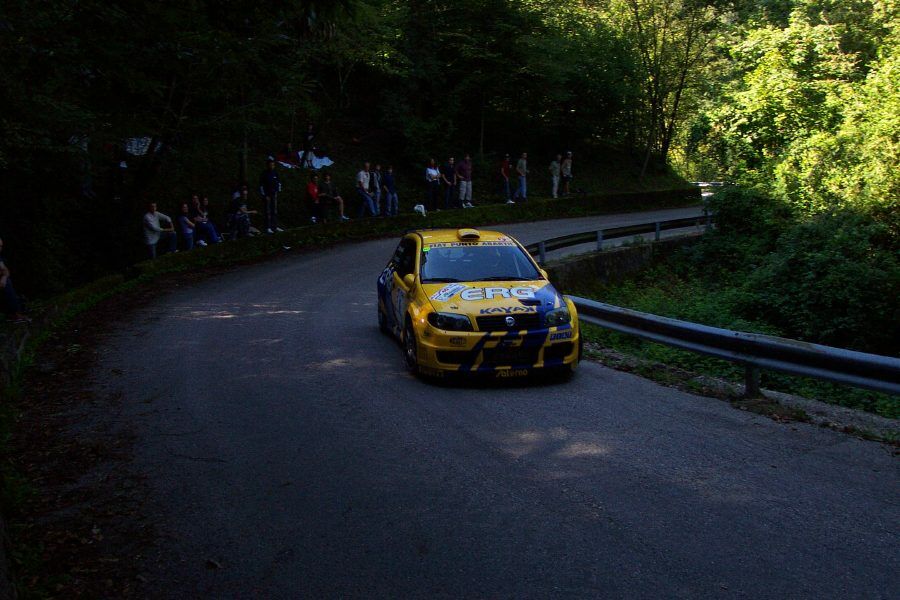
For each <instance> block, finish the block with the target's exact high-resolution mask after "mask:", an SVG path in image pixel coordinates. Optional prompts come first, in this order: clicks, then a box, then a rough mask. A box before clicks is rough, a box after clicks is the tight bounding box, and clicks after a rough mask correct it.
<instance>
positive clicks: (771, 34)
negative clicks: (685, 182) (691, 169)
mask: <svg viewBox="0 0 900 600" xmlns="http://www.w3.org/2000/svg"><path fill="white" fill-rule="evenodd" d="M782 6H783V7H787V6H790V10H789V11H788V12H787V17H786V18H784V17H782V16H773V15H772V14H770V13H769V12H767V11H766V10H763V9H759V7H756V8H757V9H758V10H750V11H747V12H746V13H745V20H741V21H738V22H737V23H736V24H735V26H734V27H733V28H732V32H731V34H730V35H729V36H726V37H727V39H728V46H727V47H723V48H722V52H723V54H726V55H727V57H728V61H727V63H726V65H727V66H728V68H729V72H728V73H727V75H726V76H724V77H722V78H721V79H722V85H721V86H720V87H719V88H718V89H710V90H709V91H708V95H707V103H708V108H707V109H706V111H704V113H703V114H702V115H698V116H696V117H695V119H694V125H693V126H692V127H691V129H690V131H691V133H692V135H691V137H689V138H686V146H687V147H688V148H689V149H690V150H691V151H692V152H694V154H695V155H696V157H695V158H694V159H693V164H694V165H695V168H699V169H702V171H703V174H704V175H706V176H712V177H722V178H728V179H731V180H733V181H737V182H739V183H741V184H743V185H744V186H746V187H748V188H752V189H755V190H757V191H759V192H760V193H761V194H766V195H774V196H777V197H779V198H781V199H783V200H785V201H788V202H790V203H791V204H793V205H795V206H796V207H797V208H799V209H800V210H802V211H803V212H806V213H808V214H816V213H827V212H830V211H832V210H835V209H838V208H841V207H855V208H860V209H863V210H868V209H870V208H872V207H874V206H881V207H882V208H887V210H896V208H897V203H898V197H900V175H898V174H897V169H896V165H897V161H898V159H900V142H898V131H900V117H898V114H900V91H898V90H900V68H898V58H897V47H898V39H900V38H898V35H900V32H898V24H900V20H898V13H897V10H896V4H895V2H894V0H853V1H851V2H838V1H834V0H794V1H793V2H788V3H782ZM776 12H779V11H776Z"/></svg>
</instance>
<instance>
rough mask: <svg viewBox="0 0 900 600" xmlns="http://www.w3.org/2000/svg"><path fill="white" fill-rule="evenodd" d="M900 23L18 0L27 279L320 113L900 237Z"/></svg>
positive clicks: (594, 5)
mask: <svg viewBox="0 0 900 600" xmlns="http://www.w3.org/2000/svg"><path fill="white" fill-rule="evenodd" d="M898 22H900V21H898V15H897V9H896V5H895V1H894V0H764V1H762V2H758V1H753V2H750V1H746V0H732V1H722V0H713V1H703V0H602V1H601V0H597V1H594V0H581V1H574V0H573V1H559V0H557V1H548V0H455V1H454V2H446V1H443V0H297V1H293V2H268V3H258V2H247V1H245V0H236V1H231V2H209V1H206V0H179V1H178V2H172V1H169V0H162V1H159V2H146V3H131V2H127V3H126V2H109V1H106V0H104V1H102V2H101V1H100V0H78V1H76V0H68V1H61V2H52V3H48V2H37V1H34V0H9V1H8V2H4V4H3V8H2V9H0V69H2V77H3V82H4V85H3V87H2V89H0V104H2V106H3V107H4V108H3V111H2V113H0V171H2V176H0V180H2V184H0V185H2V193H3V197H2V206H0V235H2V236H3V238H4V239H5V240H6V241H7V244H6V246H7V249H8V260H9V262H10V263H11V264H12V265H13V267H14V268H15V269H16V273H17V275H16V277H17V279H18V280H19V282H20V287H21V288H23V289H24V290H25V291H27V292H31V293H32V294H40V293H52V292H55V291H59V290H62V289H65V288H67V287H69V286H71V285H74V284H78V283H80V282H84V281H87V280H89V279H91V278H93V277H94V276H96V275H97V274H99V273H102V272H104V271H108V270H109V269H113V268H118V267H122V266H124V265H126V264H128V263H130V262H132V261H133V260H135V258H136V257H138V256H139V250H140V248H139V242H138V233H139V229H138V225H137V224H138V223H139V215H140V213H141V208H142V206H143V205H144V203H145V202H146V201H148V200H151V199H153V200H159V201H160V202H161V203H162V204H164V205H166V206H173V205H174V203H175V202H176V199H178V198H186V194H188V193H189V190H190V189H192V188H194V187H197V186H202V187H204V189H208V190H213V192H214V193H216V194H220V195H222V196H223V197H224V195H225V194H227V193H228V191H229V189H230V187H229V186H232V185H234V184H235V183H236V182H238V181H241V180H245V179H248V180H249V179H251V178H253V177H255V175H256V171H257V170H258V169H259V167H260V156H262V155H263V154H265V153H269V152H274V151H275V150H277V149H278V148H279V147H280V146H281V144H283V143H286V142H291V141H293V142H294V143H297V141H298V140H299V138H300V137H301V132H302V131H303V129H304V128H305V126H306V123H313V124H315V127H316V129H317V131H320V132H321V135H320V140H322V141H323V142H324V143H325V144H326V146H328V145H331V146H333V148H332V149H333V150H337V151H339V150H340V149H341V147H342V146H341V145H342V144H345V142H346V140H352V141H353V143H359V144H363V145H365V144H368V145H369V147H373V146H374V147H378V148H380V149H383V153H384V155H389V156H391V157H392V160H393V161H395V164H397V165H398V168H400V169H402V170H407V171H411V170H412V169H418V168H420V166H421V165H422V164H424V161H425V159H426V158H427V157H428V156H435V155H436V156H438V157H442V156H445V155H446V154H447V153H448V152H450V151H451V150H455V151H456V152H459V151H460V149H461V148H466V149H471V151H472V153H473V155H474V156H475V157H476V160H477V161H482V164H490V161H492V160H494V159H495V157H496V156H497V154H498V153H499V152H502V151H504V150H505V151H510V150H511V149H513V150H515V151H520V149H523V148H527V149H528V150H529V151H530V152H531V153H532V154H534V155H537V156H544V155H547V154H548V153H550V152H556V151H557V150H558V149H561V148H573V149H575V150H576V152H577V153H578V154H577V155H578V156H580V157H581V158H582V163H581V164H582V165H583V168H585V169H592V168H593V169H599V170H602V169H603V165H604V160H607V159H608V158H609V157H612V156H626V157H628V160H629V161H630V162H632V163H633V164H634V165H635V177H636V178H640V177H647V176H650V175H651V174H653V173H660V172H665V171H666V170H667V169H674V170H675V171H676V172H677V173H679V174H680V175H682V176H684V177H686V178H692V179H693V178H707V179H727V180H730V181H734V182H736V183H738V184H740V185H741V186H743V187H745V188H746V189H749V190H752V191H753V192H755V193H757V194H760V195H764V196H767V197H769V198H774V199H776V200H777V201H779V202H781V203H783V204H784V207H785V209H786V210H788V211H789V212H790V213H791V214H792V215H793V216H794V218H795V219H806V218H818V219H826V220H827V219H828V218H829V215H830V216H831V218H835V219H840V220H842V221H843V220H845V218H844V217H841V216H840V215H846V214H850V213H852V214H853V219H856V220H857V221H859V220H862V222H865V223H866V224H867V225H866V227H870V229H871V228H874V229H871V235H869V236H867V237H866V240H867V241H868V242H871V243H872V244H874V245H875V246H877V247H878V248H879V249H880V250H883V251H885V252H893V253H894V255H896V248H897V238H898V235H897V234H898V224H897V219H898V217H897V214H898V212H900V211H898V210H897V203H898V197H900V193H898V192H900V171H898V169H897V165H898V158H900V140H898V135H900V55H898V36H900V30H898ZM136 138H137V139H143V140H145V142H146V141H147V140H149V143H145V144H144V147H143V148H141V150H140V152H138V153H135V152H134V151H133V150H132V152H131V153H129V149H130V146H129V144H128V140H133V139H136ZM136 154H137V155H136ZM126 167H127V168H126ZM213 192H211V193H213ZM166 202H168V204H165V203H166ZM842 211H843V212H842ZM847 211H849V213H848V212H847ZM823 215H825V216H823ZM857 221H854V222H857ZM870 229H867V230H866V231H870ZM895 260H896V256H895Z"/></svg>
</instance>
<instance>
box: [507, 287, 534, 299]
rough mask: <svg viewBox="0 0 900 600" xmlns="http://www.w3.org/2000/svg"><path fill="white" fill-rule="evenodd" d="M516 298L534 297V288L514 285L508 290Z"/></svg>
mask: <svg viewBox="0 0 900 600" xmlns="http://www.w3.org/2000/svg"><path fill="white" fill-rule="evenodd" d="M510 291H511V292H512V295H513V296H515V297H516V298H534V288H530V287H515V288H512V289H511V290H510Z"/></svg>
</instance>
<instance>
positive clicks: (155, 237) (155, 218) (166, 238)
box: [144, 202, 178, 259]
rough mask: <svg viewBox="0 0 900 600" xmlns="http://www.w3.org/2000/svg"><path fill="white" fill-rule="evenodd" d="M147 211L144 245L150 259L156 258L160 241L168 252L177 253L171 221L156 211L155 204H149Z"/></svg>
mask: <svg viewBox="0 0 900 600" xmlns="http://www.w3.org/2000/svg"><path fill="white" fill-rule="evenodd" d="M147 209H148V210H147V213H146V214H145V215H144V245H146V246H147V252H148V253H149V254H150V258H151V259H152V258H156V247H157V245H158V244H159V243H160V242H161V241H162V242H164V243H165V246H164V248H166V249H167V250H168V251H169V252H177V251H178V238H177V237H176V236H175V227H174V226H173V224H172V219H171V218H170V217H169V216H168V215H164V214H163V213H161V212H159V211H157V210H156V202H151V203H150V204H149V205H148V206H147ZM163 225H165V227H163Z"/></svg>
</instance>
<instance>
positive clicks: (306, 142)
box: [300, 123, 316, 168]
mask: <svg viewBox="0 0 900 600" xmlns="http://www.w3.org/2000/svg"><path fill="white" fill-rule="evenodd" d="M315 138H316V131H315V128H314V127H313V124H312V123H309V124H307V126H306V133H304V134H303V152H301V153H300V166H301V167H304V168H311V167H312V151H313V140H314V139H315Z"/></svg>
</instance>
